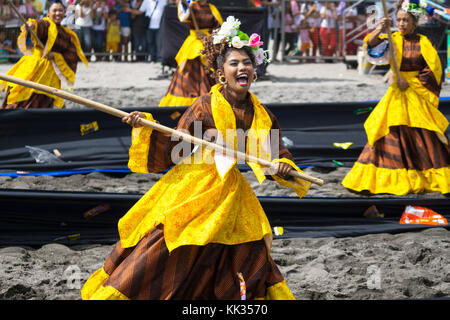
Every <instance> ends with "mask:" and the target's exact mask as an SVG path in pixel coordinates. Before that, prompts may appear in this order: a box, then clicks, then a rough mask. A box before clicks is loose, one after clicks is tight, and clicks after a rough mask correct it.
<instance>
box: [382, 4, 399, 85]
mask: <svg viewBox="0 0 450 320" xmlns="http://www.w3.org/2000/svg"><path fill="white" fill-rule="evenodd" d="M381 4H382V5H383V11H384V17H385V18H389V13H388V9H387V6H386V0H381ZM387 35H388V40H389V50H390V51H391V56H392V65H393V68H394V72H395V75H396V76H397V79H399V78H400V70H399V68H398V64H397V58H396V56H395V48H394V41H392V33H391V28H390V27H389V28H388V29H387Z"/></svg>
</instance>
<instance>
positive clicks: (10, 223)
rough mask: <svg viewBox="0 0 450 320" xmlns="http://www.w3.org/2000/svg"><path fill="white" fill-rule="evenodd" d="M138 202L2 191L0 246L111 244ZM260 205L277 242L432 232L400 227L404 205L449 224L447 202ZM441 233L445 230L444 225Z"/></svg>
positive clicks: (277, 200) (285, 201)
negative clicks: (371, 211) (101, 208)
mask: <svg viewBox="0 0 450 320" xmlns="http://www.w3.org/2000/svg"><path fill="white" fill-rule="evenodd" d="M141 196H142V194H116V193H90V192H55V191H30V190H0V203H1V206H2V210H1V212H0V245H1V246H3V245H7V246H11V245H32V246H40V245H43V244H46V243H51V242H59V243H63V244H88V243H103V244H112V243H115V242H116V241H118V239H119V235H118V231H117V222H118V221H119V219H120V218H121V217H122V216H123V215H124V214H125V213H126V212H127V211H128V209H130V208H131V207H132V206H133V205H134V204H135V203H136V202H137V201H138V200H139V199H140V197H141ZM259 201H260V202H261V205H262V207H263V208H264V211H265V212H266V215H267V217H268V219H269V222H270V224H271V226H272V227H282V228H283V230H284V232H283V234H282V235H280V236H277V235H276V233H275V232H274V238H275V239H286V238H295V237H309V238H317V237H353V236H361V235H364V234H371V233H392V234H394V233H401V232H407V231H418V230H422V229H425V228H432V227H435V226H429V225H400V224H399V221H400V217H401V215H402V213H403V211H404V209H405V206H406V205H417V206H423V207H427V208H429V209H431V210H434V211H436V212H437V213H439V214H441V215H442V216H444V217H445V218H446V219H447V220H448V221H450V220H449V219H450V211H449V210H450V208H449V206H448V200H447V199H417V198H392V199H391V198H376V199H366V198H351V199H342V198H303V199H299V198H290V197H259ZM100 204H106V205H108V206H109V207H110V209H109V210H107V211H105V212H103V213H100V214H98V215H96V216H94V217H92V218H90V219H86V218H84V213H85V212H86V211H88V210H89V209H92V208H94V207H96V206H98V205H100ZM371 205H375V206H376V207H377V209H378V210H379V212H381V213H384V215H385V216H384V218H376V219H369V218H365V217H364V216H363V213H364V211H365V210H366V209H367V208H369V207H370V206H371ZM441 227H445V228H448V225H445V226H441ZM277 230H278V229H277ZM78 235H79V236H78ZM69 238H72V239H69Z"/></svg>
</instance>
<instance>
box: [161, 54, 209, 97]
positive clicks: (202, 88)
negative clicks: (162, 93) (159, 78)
mask: <svg viewBox="0 0 450 320" xmlns="http://www.w3.org/2000/svg"><path fill="white" fill-rule="evenodd" d="M214 84H215V83H213V81H212V80H210V78H209V76H208V75H207V74H206V71H205V68H204V66H203V64H202V62H201V61H200V58H195V59H194V60H188V61H187V62H186V64H185V65H184V68H183V71H182V72H180V71H179V69H177V70H176V71H175V72H174V73H173V78H172V81H171V82H170V85H169V88H168V89H167V93H166V94H171V95H173V96H176V97H187V98H196V97H199V96H201V95H204V94H206V93H208V92H209V90H210V89H211V87H212V86H213V85H214Z"/></svg>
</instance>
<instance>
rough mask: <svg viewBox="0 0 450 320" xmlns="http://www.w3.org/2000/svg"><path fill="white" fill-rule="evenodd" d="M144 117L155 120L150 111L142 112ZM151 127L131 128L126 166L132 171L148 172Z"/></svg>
mask: <svg viewBox="0 0 450 320" xmlns="http://www.w3.org/2000/svg"><path fill="white" fill-rule="evenodd" d="M144 114H145V118H146V119H147V120H149V121H153V122H155V119H153V116H152V115H151V114H150V113H146V112H145V113H144ZM152 132H153V129H152V128H150V127H146V126H143V127H139V128H133V129H132V131H131V147H130V150H129V152H128V153H129V160H128V168H130V170H131V171H133V172H138V173H149V171H148V166H147V164H148V152H149V150H150V137H151V135H152Z"/></svg>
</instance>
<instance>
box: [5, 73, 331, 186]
mask: <svg viewBox="0 0 450 320" xmlns="http://www.w3.org/2000/svg"><path fill="white" fill-rule="evenodd" d="M0 79H1V80H4V81H7V82H12V83H16V84H19V85H21V86H24V87H29V88H33V89H36V90H39V91H42V92H46V93H49V94H52V95H55V96H58V97H61V98H63V99H66V100H70V101H72V102H75V103H79V104H82V105H85V106H87V107H90V108H94V109H96V110H99V111H102V112H105V113H108V114H110V115H113V116H116V117H119V118H123V117H125V116H128V115H129V113H127V112H125V111H122V110H119V109H116V108H113V107H110V106H107V105H104V104H102V103H99V102H95V101H92V100H89V99H86V98H82V97H79V96H76V95H74V94H71V93H68V92H66V91H63V90H59V89H56V88H52V87H49V86H46V85H43V84H39V83H35V82H31V81H28V80H24V79H20V78H17V77H14V76H10V75H6V74H2V73H0ZM140 122H141V124H142V125H144V126H147V127H150V128H153V129H155V130H157V131H160V132H163V133H167V134H170V135H173V136H176V137H178V138H180V139H182V140H184V141H187V142H190V143H192V144H196V145H202V146H205V147H208V148H211V149H214V150H216V151H219V152H221V153H222V154H225V155H227V156H233V157H234V158H235V159H245V160H246V161H250V162H255V163H258V164H260V165H261V166H264V167H267V168H273V169H275V167H274V166H275V165H274V164H273V163H272V162H270V161H267V160H263V159H259V158H257V157H254V156H250V155H247V154H245V153H243V152H240V151H237V150H233V149H229V148H226V147H223V146H221V145H219V144H216V143H213V142H209V141H206V140H203V139H200V138H197V137H194V136H191V135H189V134H186V133H183V132H181V131H178V130H175V129H172V128H169V127H166V126H163V125H161V124H158V123H156V122H152V121H149V120H146V119H140ZM289 174H290V175H291V176H293V177H296V178H300V179H303V180H306V181H309V182H311V183H314V184H317V185H319V186H321V185H323V180H321V179H318V178H315V177H311V176H309V175H306V174H304V173H300V172H297V171H295V170H291V171H290V172H289Z"/></svg>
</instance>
